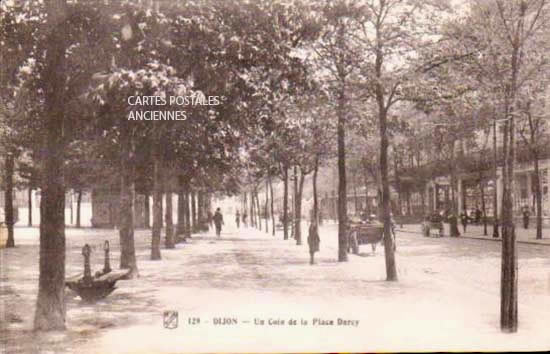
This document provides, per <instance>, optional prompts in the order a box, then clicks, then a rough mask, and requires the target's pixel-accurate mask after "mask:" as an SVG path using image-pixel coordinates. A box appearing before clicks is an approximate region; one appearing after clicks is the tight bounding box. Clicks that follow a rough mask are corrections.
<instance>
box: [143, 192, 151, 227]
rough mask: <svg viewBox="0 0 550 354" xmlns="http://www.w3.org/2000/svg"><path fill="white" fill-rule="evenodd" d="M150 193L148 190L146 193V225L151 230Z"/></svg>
mask: <svg viewBox="0 0 550 354" xmlns="http://www.w3.org/2000/svg"><path fill="white" fill-rule="evenodd" d="M149 197H150V192H149V191H148V190H147V191H145V202H144V206H143V207H144V209H145V211H144V223H145V228H146V229H149V228H151V201H150V200H149Z"/></svg>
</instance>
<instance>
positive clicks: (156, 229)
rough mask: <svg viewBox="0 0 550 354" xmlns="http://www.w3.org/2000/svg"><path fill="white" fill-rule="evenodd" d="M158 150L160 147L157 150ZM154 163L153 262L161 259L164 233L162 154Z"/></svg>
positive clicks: (156, 156)
mask: <svg viewBox="0 0 550 354" xmlns="http://www.w3.org/2000/svg"><path fill="white" fill-rule="evenodd" d="M156 149H158V147H157V148H156ZM154 156H155V157H154V162H153V230H152V237H151V260H153V261H155V260H159V259H161V254H160V239H161V231H162V172H161V161H160V154H159V153H158V152H157V153H155V155H154Z"/></svg>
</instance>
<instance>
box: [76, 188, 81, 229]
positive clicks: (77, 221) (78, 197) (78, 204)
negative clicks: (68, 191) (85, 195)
mask: <svg viewBox="0 0 550 354" xmlns="http://www.w3.org/2000/svg"><path fill="white" fill-rule="evenodd" d="M81 206H82V190H81V189H79V190H78V192H77V194H76V227H77V228H80V227H81V224H80V207H81Z"/></svg>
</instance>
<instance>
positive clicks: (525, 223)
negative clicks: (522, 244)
mask: <svg viewBox="0 0 550 354" xmlns="http://www.w3.org/2000/svg"><path fill="white" fill-rule="evenodd" d="M522 214H523V228H524V229H525V230H527V229H528V228H529V216H531V215H530V213H529V207H528V206H524V207H523V212H522Z"/></svg>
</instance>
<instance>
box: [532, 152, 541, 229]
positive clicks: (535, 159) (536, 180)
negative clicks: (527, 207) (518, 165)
mask: <svg viewBox="0 0 550 354" xmlns="http://www.w3.org/2000/svg"><path fill="white" fill-rule="evenodd" d="M533 163H534V164H535V174H534V176H533V177H534V181H533V183H534V185H535V198H536V203H537V206H536V207H537V236H536V238H537V240H540V239H542V191H541V188H540V172H539V157H538V154H534V156H533Z"/></svg>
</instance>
